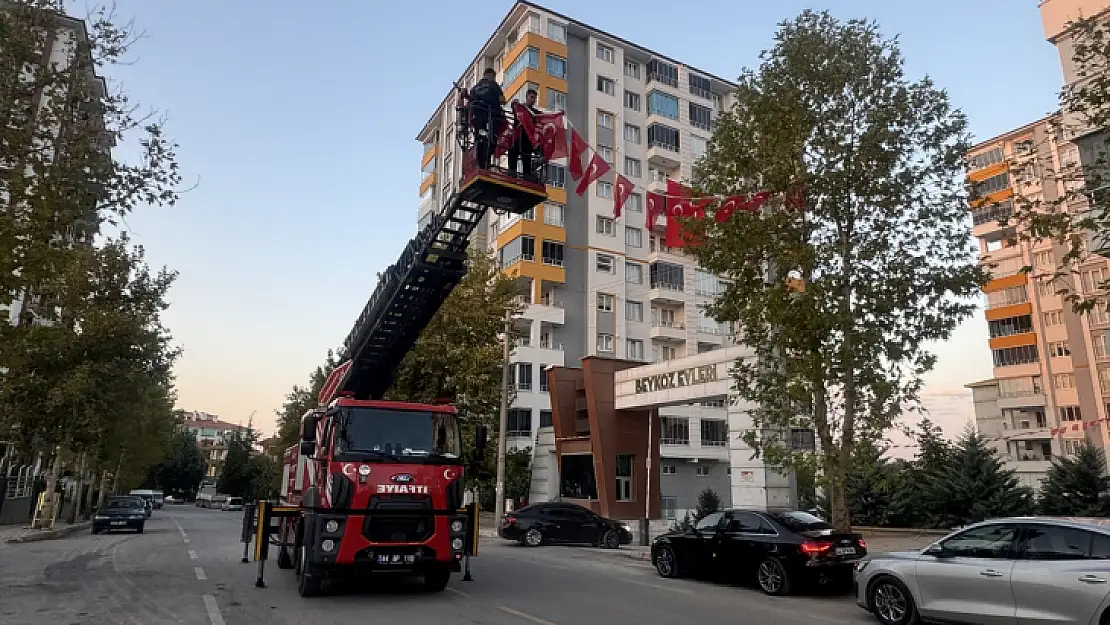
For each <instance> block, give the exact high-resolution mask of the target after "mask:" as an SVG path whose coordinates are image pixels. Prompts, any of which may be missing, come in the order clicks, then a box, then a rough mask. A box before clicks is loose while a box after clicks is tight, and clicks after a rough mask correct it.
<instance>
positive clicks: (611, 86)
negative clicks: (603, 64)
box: [597, 76, 617, 95]
mask: <svg viewBox="0 0 1110 625" xmlns="http://www.w3.org/2000/svg"><path fill="white" fill-rule="evenodd" d="M597 90H598V91H600V92H602V93H604V94H605V95H615V94H616V93H617V84H616V83H615V82H613V79H612V78H606V77H604V76H598V77H597Z"/></svg>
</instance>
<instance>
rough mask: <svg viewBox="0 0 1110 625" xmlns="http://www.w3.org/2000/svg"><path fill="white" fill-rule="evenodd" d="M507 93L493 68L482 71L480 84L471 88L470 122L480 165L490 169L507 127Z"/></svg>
mask: <svg viewBox="0 0 1110 625" xmlns="http://www.w3.org/2000/svg"><path fill="white" fill-rule="evenodd" d="M504 104H505V94H504V93H503V92H502V91H501V85H499V84H497V72H495V71H494V70H493V68H492V67H491V68H488V69H486V71H485V72H483V73H482V79H481V80H479V81H478V84H476V85H474V86H473V87H471V88H470V123H471V125H472V126H473V127H474V141H475V144H476V147H477V150H478V154H477V156H478V167H480V168H482V169H489V166H490V160H491V157H492V156H493V150H494V146H496V145H497V139H498V137H500V135H501V129H502V128H504V127H505V111H504V110H503V109H502V108H501V107H502V105H504Z"/></svg>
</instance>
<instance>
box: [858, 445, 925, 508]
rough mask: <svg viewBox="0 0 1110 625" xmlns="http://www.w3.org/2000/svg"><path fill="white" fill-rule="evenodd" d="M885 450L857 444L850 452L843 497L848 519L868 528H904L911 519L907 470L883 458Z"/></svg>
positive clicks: (901, 463) (902, 462)
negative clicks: (844, 497)
mask: <svg viewBox="0 0 1110 625" xmlns="http://www.w3.org/2000/svg"><path fill="white" fill-rule="evenodd" d="M886 451H887V450H886V449H885V448H883V447H880V446H879V445H877V444H875V442H874V441H870V440H864V441H860V442H859V443H858V444H857V445H856V447H855V449H853V451H852V463H851V466H850V467H849V470H848V474H847V479H846V481H845V496H846V498H847V500H848V507H849V509H850V510H851V513H852V520H853V521H855V522H857V523H860V524H861V525H868V526H872V527H899V526H905V525H906V524H907V522H908V521H909V520H910V519H912V518H913V510H912V505H911V499H912V489H911V488H910V486H909V483H908V482H909V480H910V477H911V470H912V469H911V468H910V467H909V466H907V464H906V463H905V462H904V461H891V460H888V459H887V458H885V457H884V456H885V454H886Z"/></svg>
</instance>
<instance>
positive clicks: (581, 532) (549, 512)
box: [497, 501, 632, 549]
mask: <svg viewBox="0 0 1110 625" xmlns="http://www.w3.org/2000/svg"><path fill="white" fill-rule="evenodd" d="M497 534H498V535H499V536H501V538H504V539H506V540H514V541H517V542H519V543H520V544H522V545H526V546H529V547H538V546H540V545H543V544H545V543H562V544H576V543H577V544H585V545H593V546H594V547H605V548H607V549H617V548H619V547H620V546H621V545H627V544H628V543H630V542H632V530H631V529H629V527H628V525H627V524H625V523H621V522H620V521H614V520H613V519H607V518H605V517H603V516H601V515H599V514H595V513H594V512H593V511H591V510H588V509H586V508H583V507H582V506H578V505H575V504H572V503H561V502H554V501H552V502H547V503H537V504H533V505H531V506H525V507H523V508H521V509H520V510H517V511H515V512H510V513H508V514H506V515H505V516H504V517H502V519H501V525H500V527H498V528H497Z"/></svg>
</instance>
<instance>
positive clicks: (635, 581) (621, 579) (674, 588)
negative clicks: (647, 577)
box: [612, 576, 690, 594]
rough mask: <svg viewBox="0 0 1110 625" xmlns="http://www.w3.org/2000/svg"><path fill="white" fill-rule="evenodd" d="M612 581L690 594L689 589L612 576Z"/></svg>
mask: <svg viewBox="0 0 1110 625" xmlns="http://www.w3.org/2000/svg"><path fill="white" fill-rule="evenodd" d="M612 579H615V580H618V581H622V582H624V583H626V584H636V585H637V586H646V587H648V588H655V589H657V590H670V591H673V592H681V593H685V594H690V589H689V588H678V587H676V586H664V585H662V584H652V583H651V582H641V581H640V580H638V579H628V578H627V577H616V576H614V577H613V578H612Z"/></svg>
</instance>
